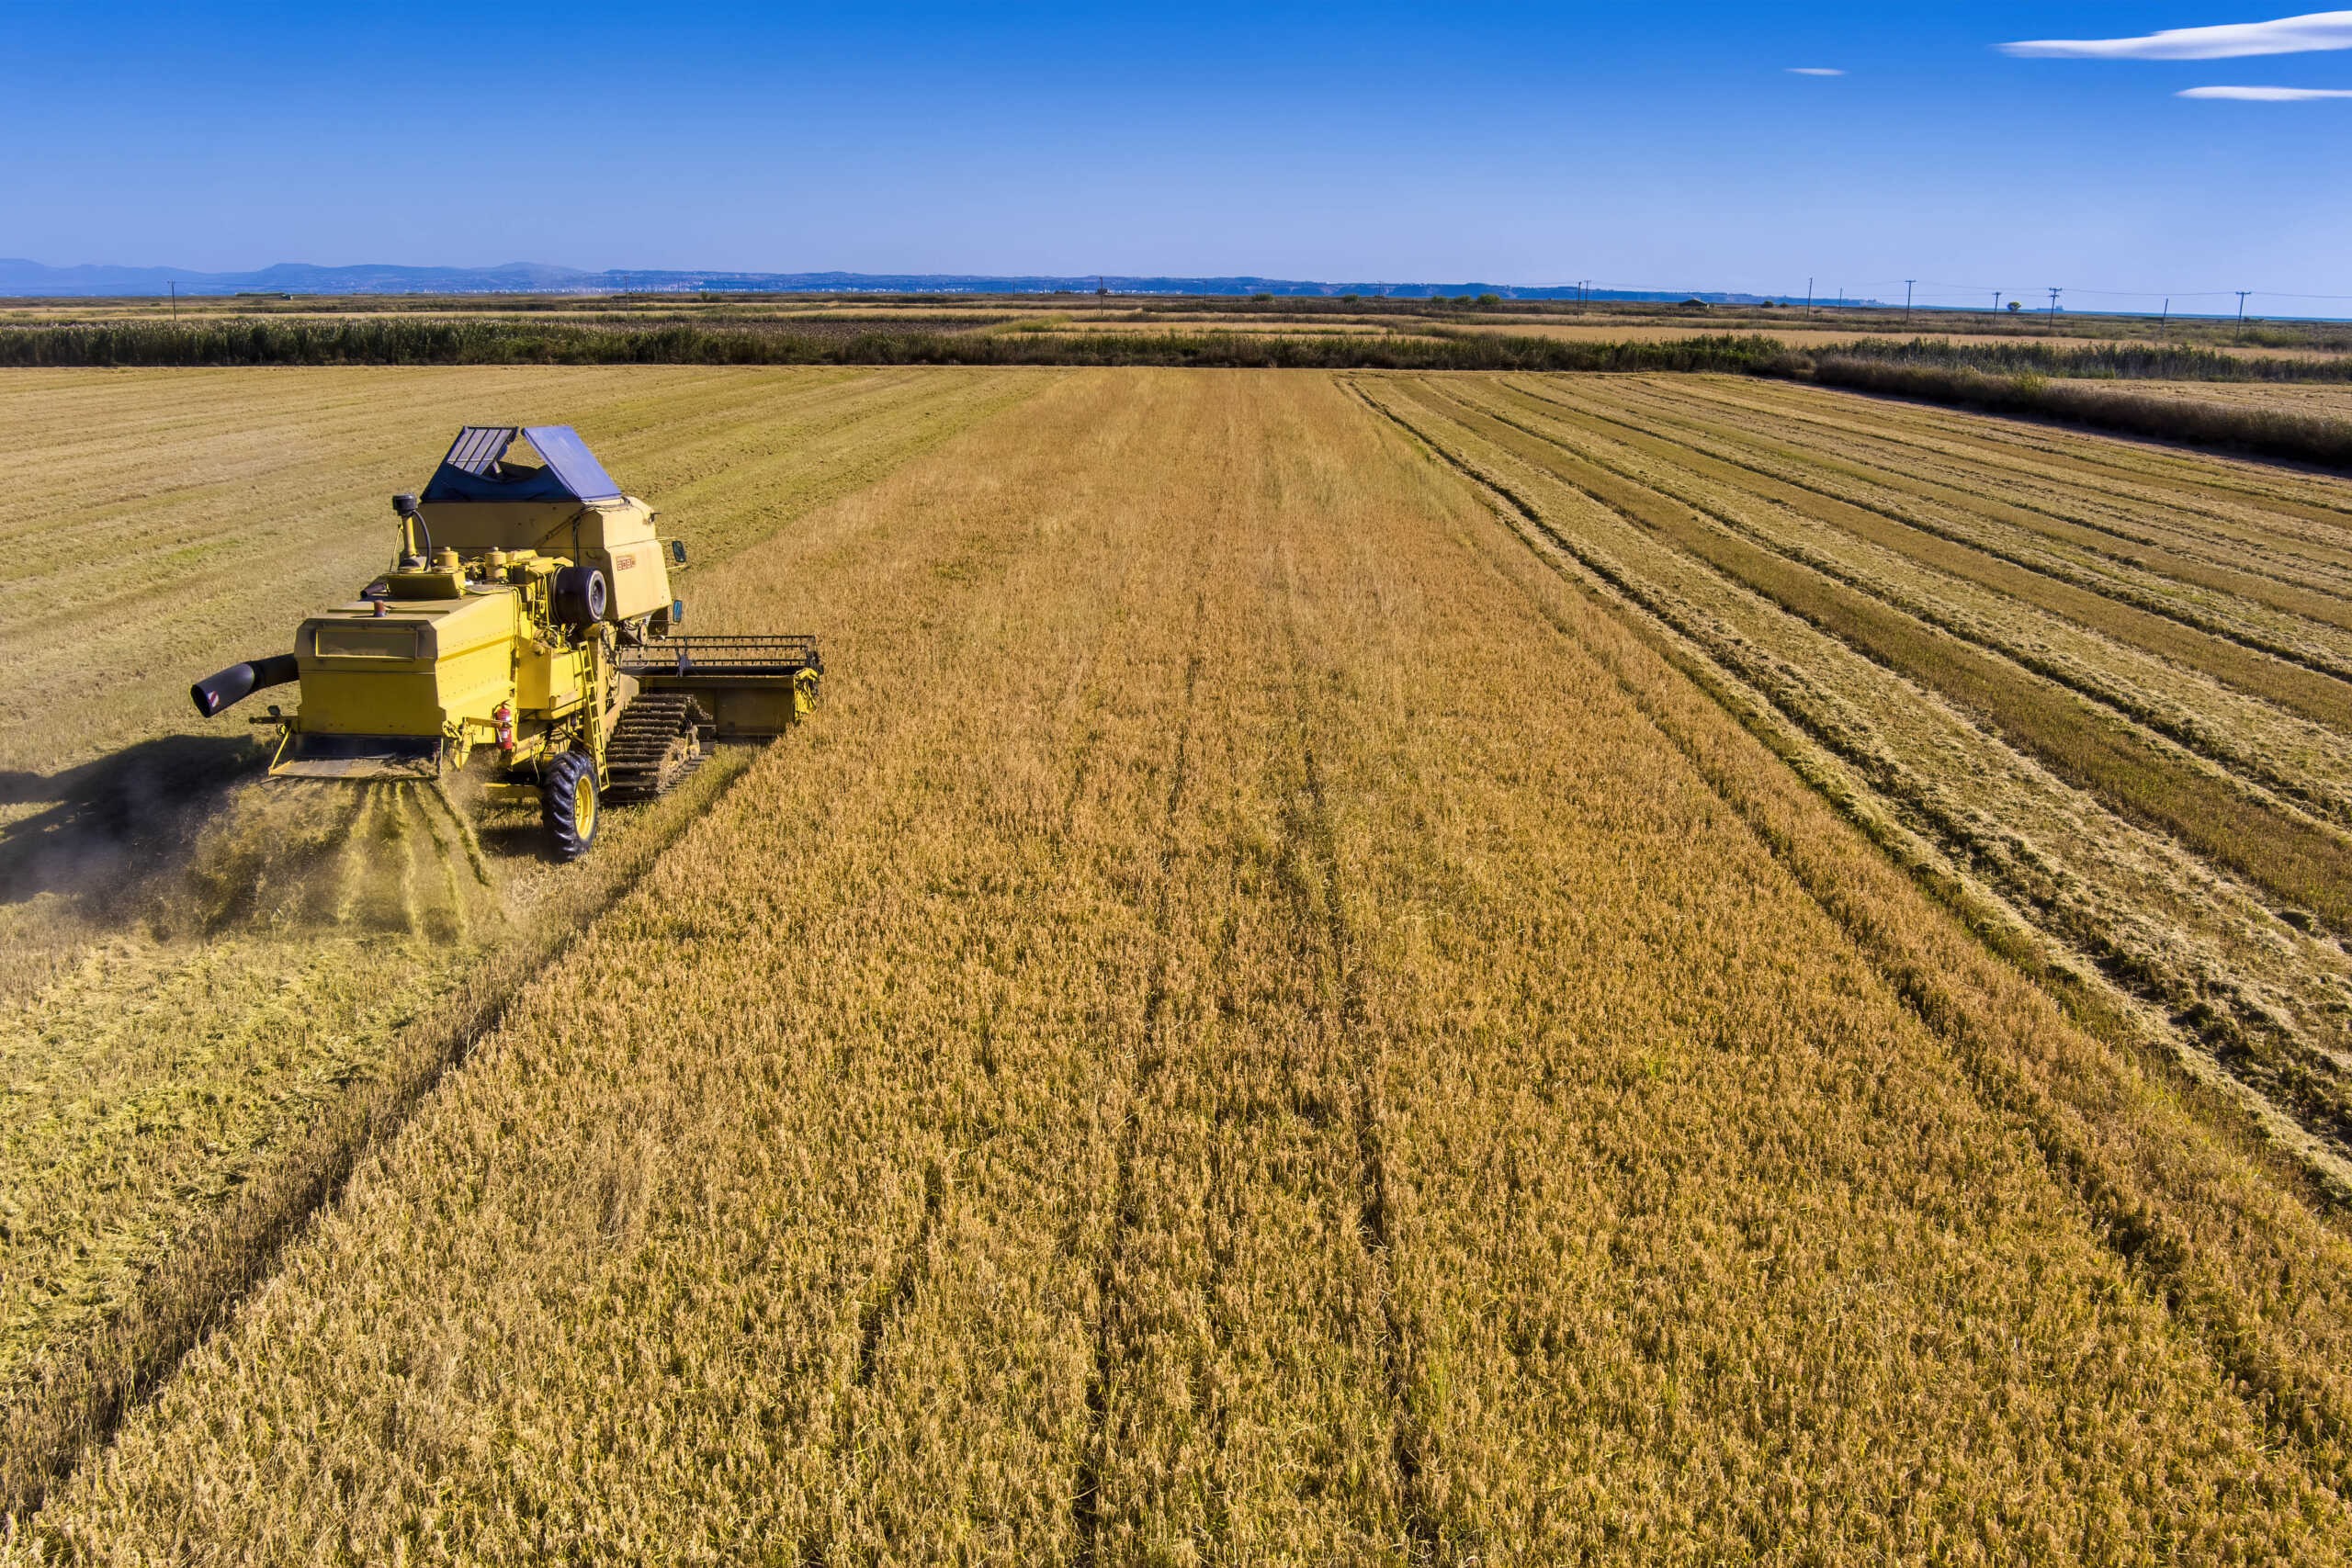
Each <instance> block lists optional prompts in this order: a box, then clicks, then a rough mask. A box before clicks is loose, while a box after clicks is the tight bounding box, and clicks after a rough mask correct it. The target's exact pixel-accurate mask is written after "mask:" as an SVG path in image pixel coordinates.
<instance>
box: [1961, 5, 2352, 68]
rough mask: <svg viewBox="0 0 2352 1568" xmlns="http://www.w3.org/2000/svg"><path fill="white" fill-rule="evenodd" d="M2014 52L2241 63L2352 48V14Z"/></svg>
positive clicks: (2009, 48) (2045, 42)
mask: <svg viewBox="0 0 2352 1568" xmlns="http://www.w3.org/2000/svg"><path fill="white" fill-rule="evenodd" d="M2001 48H2002V50H2003V51H2005V52H2007V53H2009V54H2021V55H2028V56H2033V57H2038V58H2053V59H2065V60H2235V59H2238V58H2240V57H2241V56H2244V55H2249V54H2310V53H2314V52H2316V51H2321V50H2330V49H2352V11H2313V12H2312V13H2311V14H2310V15H2309V16H2305V17H2280V18H2279V19H2278V21H2275V22H2230V23H2225V24H2224V25H2222V26H2221V27H2217V28H2167V29H2165V31H2163V32H2160V33H2150V34H2148V35H2147V36H2146V37H2145V38H2102V39H2032V40H2029V41H2027V42H2024V43H2005V44H2003V45H2002V46H2001Z"/></svg>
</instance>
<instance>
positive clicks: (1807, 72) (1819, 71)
mask: <svg viewBox="0 0 2352 1568" xmlns="http://www.w3.org/2000/svg"><path fill="white" fill-rule="evenodd" d="M1789 74H1790V75H1792V76H1843V75H1844V74H1845V73H1844V72H1843V71H1840V70H1838V68H1837V67H1836V66H1834V65H1792V66H1790V67H1789Z"/></svg>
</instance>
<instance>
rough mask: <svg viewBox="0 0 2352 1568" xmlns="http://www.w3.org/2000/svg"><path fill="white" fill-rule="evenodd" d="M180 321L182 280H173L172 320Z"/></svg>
mask: <svg viewBox="0 0 2352 1568" xmlns="http://www.w3.org/2000/svg"><path fill="white" fill-rule="evenodd" d="M179 319H180V280H179V279H178V278H176V277H175V278H174V279H172V320H174V321H178V320H179Z"/></svg>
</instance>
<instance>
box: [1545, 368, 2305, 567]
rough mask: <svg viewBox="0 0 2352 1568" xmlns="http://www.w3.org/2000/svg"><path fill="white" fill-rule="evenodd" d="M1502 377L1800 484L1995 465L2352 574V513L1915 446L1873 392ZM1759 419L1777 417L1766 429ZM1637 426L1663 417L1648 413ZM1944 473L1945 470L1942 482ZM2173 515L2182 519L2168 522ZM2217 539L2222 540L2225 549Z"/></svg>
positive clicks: (2134, 521)
mask: <svg viewBox="0 0 2352 1568" xmlns="http://www.w3.org/2000/svg"><path fill="white" fill-rule="evenodd" d="M1501 384H1502V385H1505V386H1509V387H1510V388H1511V389H1512V390H1513V391H1514V392H1516V393H1517V394H1518V395H1521V396H1525V397H1532V398H1535V399H1537V400H1542V401H1547V402H1556V403H1559V404H1560V405H1561V406H1564V407H1566V406H1571V405H1582V406H1584V412H1587V413H1588V414H1599V415H1600V417H1603V418H1611V419H1622V418H1624V417H1626V416H1627V415H1630V414H1633V413H1636V412H1638V413H1641V414H1642V415H1644V416H1645V419H1646V418H1648V417H1662V418H1663V419H1664V420H1665V421H1666V422H1667V423H1668V424H1670V425H1672V426H1675V427H1677V428H1679V429H1681V430H1684V431H1688V432H1693V433H1697V434H1703V435H1706V436H1710V437H1713V438H1714V439H1716V440H1718V441H1721V442H1724V443H1726V444H1728V445H1730V446H1732V448H1733V449H1732V450H1731V451H1729V452H1718V454H1717V455H1718V456H1722V457H1726V459H1727V460H1729V461H1732V462H1735V463H1740V464H1743V465H1744V466H1749V467H1753V466H1755V459H1756V457H1757V456H1758V455H1759V454H1762V455H1770V456H1778V457H1782V458H1786V459H1793V461H1794V462H1795V463H1796V465H1797V467H1798V468H1799V470H1800V475H1799V477H1798V479H1797V481H1796V482H1799V483H1805V482H1807V479H1814V480H1815V482H1816V483H1817V479H1818V476H1819V475H1820V474H1821V473H1824V472H1834V473H1839V474H1844V475H1846V476H1848V477H1849V478H1855V479H1862V480H1864V481H1865V482H1870V483H1873V484H1875V485H1876V486H1878V487H1879V488H1882V489H1886V490H1890V491H1897V493H1926V492H1927V491H1930V490H1935V489H1939V488H1940V489H1944V490H1948V491H1951V492H1952V493H1953V495H1954V496H1955V497H1957V498H1971V497H1973V498H1974V499H1976V500H1978V501H1990V500H1993V499H1994V498H1993V497H1991V496H1987V495H1985V494H1984V493H1983V491H1984V485H1983V480H1984V479H1985V478H1986V477H1987V474H1988V472H1994V473H2000V474H2003V475H2005V476H2007V477H2010V478H2013V479H2016V480H2018V481H2019V482H2020V483H2021V484H2022V485H2025V486H2030V492H2022V493H2021V492H2019V491H2018V490H2017V488H2016V487H2014V486H2011V487H2004V488H2005V489H2007V490H2008V491H2010V493H2012V494H2013V495H2016V496H2017V499H2015V500H2014V501H2008V502H1998V504H2003V505H2014V506H2016V507H2018V509H2020V510H2021V511H2024V512H2027V513H2036V514H2040V515H2045V516H2050V517H2053V518H2056V519H2058V520H2060V521H2064V522H2074V523H2081V524H2085V525H2089V526H2093V527H2096V528H2098V529H2099V530H2100V531H2101V532H2103V533H2107V534H2109V535H2112V536H2116V537H2119V538H2121V539H2123V540H2124V541H2126V542H2127V543H2129V544H2135V545H2136V544H2138V543H2141V542H2146V541H2153V542H2155V543H2158V544H2169V545H2172V546H2175V547H2179V548H2181V549H2182V550H2184V551H2185V552H2187V553H2188V554H2189V555H2190V556H2192V557H2193V558H2197V559H2199V560H2203V561H2205V562H2206V563H2207V564H2209V565H2220V566H2228V567H2246V566H2248V564H2249V561H2250V560H2251V561H2252V562H2253V563H2255V564H2254V565H2253V566H2252V570H2255V571H2256V573H2257V574H2258V575H2263V576H2268V577H2274V578H2276V579H2278V581H2282V582H2286V583H2290V584H2293V585H2296V586H2299V587H2304V588H2317V589H2319V590H2320V591H2322V592H2330V591H2332V590H2333V589H2335V588H2336V587H2338V586H2340V585H2341V584H2342V583H2343V582H2344V581H2346V574H2347V573H2352V538H2347V536H2346V529H2345V525H2346V522H2347V521H2352V519H2347V518H2334V517H2331V518H2330V519H2328V520H2325V521H2312V520H2308V519H2301V518H2296V517H2290V516H2284V515H2282V514H2280V513H2278V512H2276V511H2275V510H2271V509H2269V508H2267V507H2264V506H2262V505H2260V504H2258V503H2256V502H2247V501H2243V500H2241V501H2235V502H2208V503H2204V504H2199V502H2198V500H2197V498H2196V496H2195V494H2194V492H2193V491H2182V490H2180V489H2177V488H2174V487H2170V486H2166V485H2165V484H2163V483H2162V482H2161V481H2159V482H2154V483H2151V484H2149V485H2146V486H2140V487H2132V486H2126V487H2123V488H2121V489H2118V488H2116V487H2114V486H2109V487H2106V488H2098V487H2095V486H2094V485H2093V484H2091V483H2089V482H2087V481H2086V482H2085V483H2080V484H2077V483H2073V482H2067V481H2065V480H2064V479H2062V478H2061V477H2060V476H2059V475H2058V474H2056V473H2054V472H2052V471H2051V470H2048V469H2045V468H2034V467H2032V466H2031V465H2030V464H2019V465H2017V466H2015V467H2001V466H1997V465H1990V464H1981V463H1974V464H1973V463H1971V462H1970V461H1969V460H1968V458H1967V457H1965V455H1964V453H1941V454H1939V453H1937V451H1936V450H1935V449H1934V448H1933V447H1932V446H1925V445H1921V446H1905V444H1904V443H1902V442H1901V441H1899V440H1897V439H1895V437H1894V434H1893V429H1894V427H1892V426H1891V425H1889V424H1887V423H1881V422H1877V421H1873V420H1871V419H1870V418H1869V417H1867V416H1868V415H1870V414H1871V413H1874V412H1878V410H1877V409H1876V407H1875V406H1874V405H1871V404H1869V403H1865V404H1863V405H1862V406H1861V407H1859V408H1848V407H1846V406H1844V405H1843V404H1841V403H1840V402H1839V401H1838V400H1837V399H1835V398H1834V397H1832V396H1825V395H1822V394H1815V397H1814V401H1815V405H1817V406H1814V407H1812V408H1810V409H1804V410H1792V411H1791V412H1789V413H1788V414H1784V415H1781V416H1778V417H1777V418H1776V417H1775V416H1772V415H1770V414H1767V413H1765V412H1763V411H1762V409H1761V408H1759V407H1758V405H1755V404H1751V403H1748V402H1747V401H1745V400H1741V399H1738V398H1736V397H1733V396H1731V395H1729V393H1728V392H1727V391H1726V390H1725V389H1724V388H1723V387H1722V386H1721V385H1720V383H1717V382H1714V381H1712V380H1710V381H1705V382H1699V381H1689V382H1685V383H1682V384H1678V385H1667V384H1662V383H1658V382H1655V381H1648V380H1644V381H1634V380H1630V379H1628V380H1624V381H1622V382H1615V383H1612V384H1611V385H1612V389H1616V390H1619V391H1620V392H1621V393H1622V394H1623V403H1622V404H1621V405H1619V407H1618V408H1617V409H1616V410H1615V411H1614V412H1609V413H1602V412H1600V410H1598V409H1596V408H1593V407H1591V406H1589V400H1582V399H1577V398H1576V397H1575V396H1574V395H1573V390H1572V388H1571V387H1570V386H1569V385H1568V384H1567V383H1565V382H1564V381H1562V380H1561V379H1560V378H1543V379H1541V380H1537V379H1532V378H1531V379H1528V380H1524V381H1506V382H1503V383H1501ZM1824 412H1843V413H1848V414H1850V415H1853V416H1854V417H1850V418H1848V419H1845V420H1843V421H1838V420H1834V419H1832V420H1826V421H1825V420H1823V419H1821V418H1820V417H1819V416H1820V415H1821V414H1823V413H1824ZM1759 421H1760V422H1763V423H1765V424H1766V425H1767V428H1763V429H1758V428H1757V423H1758V422H1759ZM1792 424H1793V425H1796V426H1798V427H1800V428H1803V427H1810V428H1812V429H1814V430H1816V431H1820V432H1822V433H1823V434H1829V435H1834V436H1835V437H1837V438H1838V440H1839V441H1840V442H1842V443H1844V444H1845V445H1846V446H1848V447H1849V451H1848V453H1847V455H1846V456H1844V457H1840V456H1838V454H1837V453H1836V452H1833V451H1831V450H1828V449H1826V447H1825V445H1824V444H1823V443H1822V442H1819V441H1815V442H1814V443H1812V444H1811V445H1809V446H1804V447H1797V446H1791V445H1790V442H1789V440H1788V439H1787V437H1789V436H1790V435H1791V434H1793V433H1792V428H1791V427H1792ZM1638 428H1643V429H1655V428H1656V427H1654V426H1650V425H1648V424H1646V423H1644V424H1642V425H1640V426H1638ZM1804 470H1812V472H1811V473H1810V474H1807V473H1805V472H1804ZM1935 475H1941V476H1943V478H1942V479H1941V480H1940V481H1939V479H1936V478H1934V477H1933V476H1935ZM1905 483H1907V484H1912V485H1917V486H1920V487H1923V488H1922V489H1921V490H1920V491H1910V492H1905V491H1898V490H1897V487H1898V486H1899V485H1901V484H1905ZM2170 518H2178V519H2180V520H2181V521H2179V522H2169V521H2166V519H2170ZM2216 541H2222V546H2221V547H2219V548H2217V547H2216Z"/></svg>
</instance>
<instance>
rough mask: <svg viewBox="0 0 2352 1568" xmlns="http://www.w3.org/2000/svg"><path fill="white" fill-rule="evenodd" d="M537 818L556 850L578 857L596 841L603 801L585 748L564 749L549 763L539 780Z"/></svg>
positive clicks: (592, 760)
mask: <svg viewBox="0 0 2352 1568" xmlns="http://www.w3.org/2000/svg"><path fill="white" fill-rule="evenodd" d="M539 818H540V820H542V821H544V822H545V823H546V824H547V828H548V838H549V839H552V840H554V841H555V852H556V853H557V854H558V855H560V856H561V857H562V858H563V859H565V860H578V859H579V858H580V857H581V856H582V855H584V854H586V853H587V852H588V847H589V846H590V845H591V844H594V842H595V841H596V829H598V828H599V827H601V826H602V825H603V824H604V820H605V803H604V800H603V797H602V796H601V795H600V794H599V793H598V791H597V788H596V762H595V759H594V758H592V757H591V756H589V755H588V753H587V752H585V751H566V752H565V753H564V754H563V755H561V756H560V757H558V758H557V759H556V760H555V761H552V762H549V763H548V771H547V773H546V774H545V776H544V777H542V778H541V779H540V781H539Z"/></svg>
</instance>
